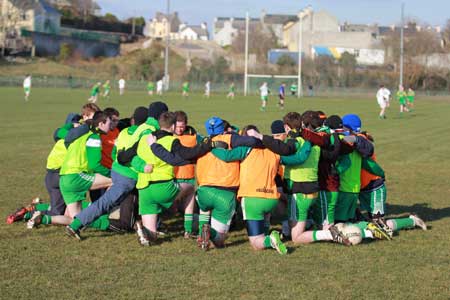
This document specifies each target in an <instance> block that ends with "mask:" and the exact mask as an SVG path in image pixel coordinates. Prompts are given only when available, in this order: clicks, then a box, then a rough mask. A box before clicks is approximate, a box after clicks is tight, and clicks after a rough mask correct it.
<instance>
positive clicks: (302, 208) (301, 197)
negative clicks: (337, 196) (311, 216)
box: [288, 193, 318, 222]
mask: <svg viewBox="0 0 450 300" xmlns="http://www.w3.org/2000/svg"><path fill="white" fill-rule="evenodd" d="M317 198H318V193H313V194H302V193H297V194H293V195H289V196H288V215H289V220H291V221H297V222H306V220H307V219H308V211H309V209H310V207H311V206H312V205H313V203H314V202H315V201H316V200H317Z"/></svg>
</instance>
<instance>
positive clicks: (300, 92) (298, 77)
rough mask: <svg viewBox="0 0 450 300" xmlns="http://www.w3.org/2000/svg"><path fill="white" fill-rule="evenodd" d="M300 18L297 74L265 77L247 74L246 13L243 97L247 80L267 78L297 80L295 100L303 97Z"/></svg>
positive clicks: (247, 15) (246, 91)
mask: <svg viewBox="0 0 450 300" xmlns="http://www.w3.org/2000/svg"><path fill="white" fill-rule="evenodd" d="M302 17H303V16H301V17H300V20H299V30H298V74H297V75H266V74H249V73H248V34H249V23H250V17H249V14H248V12H247V13H246V15H245V66H244V96H247V95H248V80H249V78H269V79H271V80H274V79H276V78H280V79H296V80H297V98H300V97H302V96H303V89H302V75H301V74H302V55H301V54H302V38H303V36H302V33H303V28H302Z"/></svg>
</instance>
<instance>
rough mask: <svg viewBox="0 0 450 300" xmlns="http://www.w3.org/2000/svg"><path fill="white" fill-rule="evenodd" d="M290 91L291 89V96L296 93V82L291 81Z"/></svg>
mask: <svg viewBox="0 0 450 300" xmlns="http://www.w3.org/2000/svg"><path fill="white" fill-rule="evenodd" d="M290 91H291V96H296V95H297V84H295V82H293V83H292V84H291V87H290Z"/></svg>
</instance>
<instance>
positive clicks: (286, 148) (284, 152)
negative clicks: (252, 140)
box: [262, 135, 297, 156]
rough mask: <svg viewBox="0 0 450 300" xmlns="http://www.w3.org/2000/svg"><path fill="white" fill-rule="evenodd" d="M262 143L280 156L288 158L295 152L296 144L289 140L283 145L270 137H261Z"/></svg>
mask: <svg viewBox="0 0 450 300" xmlns="http://www.w3.org/2000/svg"><path fill="white" fill-rule="evenodd" d="M262 143H263V144H264V146H265V147H266V148H267V149H269V150H270V151H272V152H273V153H276V154H278V155H281V156H288V155H292V154H294V153H295V152H297V142H296V141H295V140H294V139H289V140H288V141H287V142H286V143H285V142H283V141H280V140H277V139H274V138H273V137H272V136H270V135H263V136H262Z"/></svg>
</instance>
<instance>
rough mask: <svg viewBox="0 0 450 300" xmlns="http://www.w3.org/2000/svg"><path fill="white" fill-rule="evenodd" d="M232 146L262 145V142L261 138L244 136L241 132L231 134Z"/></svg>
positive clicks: (253, 146)
mask: <svg viewBox="0 0 450 300" xmlns="http://www.w3.org/2000/svg"><path fill="white" fill-rule="evenodd" d="M230 146H231V147H232V148H235V147H239V146H244V147H252V148H256V147H260V148H261V147H262V146H263V145H262V143H261V141H260V140H258V139H256V138H254V137H252V136H242V135H239V134H231V145H230Z"/></svg>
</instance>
